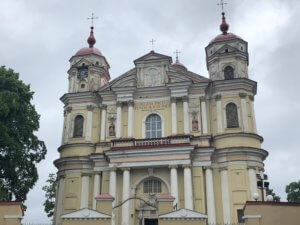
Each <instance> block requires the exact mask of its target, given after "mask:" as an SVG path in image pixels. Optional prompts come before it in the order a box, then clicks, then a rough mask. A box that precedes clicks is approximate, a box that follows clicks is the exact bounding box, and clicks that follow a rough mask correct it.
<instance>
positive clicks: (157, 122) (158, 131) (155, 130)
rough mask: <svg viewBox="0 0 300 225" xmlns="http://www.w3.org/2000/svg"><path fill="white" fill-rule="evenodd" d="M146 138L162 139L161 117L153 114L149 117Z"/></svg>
mask: <svg viewBox="0 0 300 225" xmlns="http://www.w3.org/2000/svg"><path fill="white" fill-rule="evenodd" d="M145 125H146V138H160V137H162V122H161V118H160V116H159V115H157V114H156V113H152V114H150V115H149V116H147V118H146V121H145Z"/></svg>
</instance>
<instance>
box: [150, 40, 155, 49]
mask: <svg viewBox="0 0 300 225" xmlns="http://www.w3.org/2000/svg"><path fill="white" fill-rule="evenodd" d="M150 42H151V46H152V51H153V46H154V42H156V40H154V39H153V38H152V40H151V41H150Z"/></svg>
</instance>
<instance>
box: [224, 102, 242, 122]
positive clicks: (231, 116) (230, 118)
mask: <svg viewBox="0 0 300 225" xmlns="http://www.w3.org/2000/svg"><path fill="white" fill-rule="evenodd" d="M225 110H226V122H227V128H238V127H239V117H238V109H237V106H236V104H235V103H233V102H230V103H228V104H227V105H226V107H225Z"/></svg>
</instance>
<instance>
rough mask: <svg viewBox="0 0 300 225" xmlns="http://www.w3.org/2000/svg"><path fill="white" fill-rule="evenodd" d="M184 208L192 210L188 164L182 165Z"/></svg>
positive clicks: (190, 177) (190, 178)
mask: <svg viewBox="0 0 300 225" xmlns="http://www.w3.org/2000/svg"><path fill="white" fill-rule="evenodd" d="M183 176H184V208H186V209H190V210H193V209H194V207H193V205H194V204H193V189H192V172H191V167H190V165H184V169H183Z"/></svg>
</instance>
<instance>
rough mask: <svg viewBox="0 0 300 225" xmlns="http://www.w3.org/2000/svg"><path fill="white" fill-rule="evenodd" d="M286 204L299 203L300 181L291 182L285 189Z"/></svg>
mask: <svg viewBox="0 0 300 225" xmlns="http://www.w3.org/2000/svg"><path fill="white" fill-rule="evenodd" d="M285 192H286V193H287V200H288V202H297V203H300V180H299V181H298V182H296V181H295V182H291V183H290V184H289V185H287V186H286V187H285Z"/></svg>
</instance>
